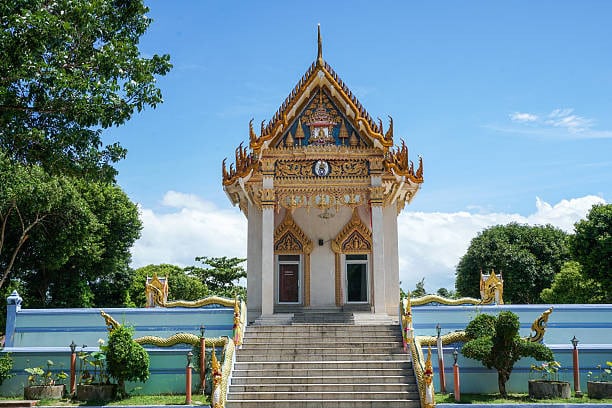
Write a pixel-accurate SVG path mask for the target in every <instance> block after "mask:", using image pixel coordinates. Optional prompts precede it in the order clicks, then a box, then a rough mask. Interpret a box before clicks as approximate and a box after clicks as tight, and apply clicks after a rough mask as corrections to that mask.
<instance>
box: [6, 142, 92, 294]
mask: <svg viewBox="0 0 612 408" xmlns="http://www.w3.org/2000/svg"><path fill="white" fill-rule="evenodd" d="M0 186H2V188H1V189H0V272H1V277H0V287H2V286H3V285H4V284H5V283H6V282H7V280H8V279H9V278H10V276H11V274H13V273H14V271H15V270H19V271H21V272H22V273H23V272H26V271H28V272H29V271H31V270H32V269H33V268H34V267H35V266H37V267H40V268H45V269H56V268H58V267H60V266H61V265H63V264H64V263H65V262H66V261H67V260H68V259H69V258H70V256H72V255H74V254H75V253H76V250H77V249H76V248H77V245H75V243H81V242H83V241H85V240H87V237H88V236H89V233H90V232H91V231H90V225H91V224H92V223H93V222H95V217H94V215H93V213H92V212H91V210H90V209H89V208H88V206H87V203H86V202H85V200H83V198H82V197H81V195H80V194H79V191H78V189H77V188H76V185H75V180H74V179H73V178H71V177H66V176H51V175H49V174H47V173H46V172H45V171H44V170H43V169H42V168H41V167H40V166H29V165H21V164H13V163H10V162H9V161H8V159H7V158H6V156H5V155H3V154H2V152H0ZM41 258H45V259H46V261H45V262H44V264H42V263H41Z"/></svg>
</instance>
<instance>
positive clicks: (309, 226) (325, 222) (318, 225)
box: [293, 207, 352, 308]
mask: <svg viewBox="0 0 612 408" xmlns="http://www.w3.org/2000/svg"><path fill="white" fill-rule="evenodd" d="M332 211H333V212H334V213H335V215H334V216H333V217H332V218H326V219H325V218H321V217H319V214H321V213H322V211H320V210H318V209H310V211H309V212H308V211H306V209H303V208H300V209H297V210H295V212H294V213H293V219H294V220H295V222H296V223H297V224H298V225H299V226H300V228H301V229H302V231H304V233H305V234H306V235H307V236H308V237H309V238H310V239H311V240H312V242H313V251H312V253H311V254H310V306H311V307H315V308H316V307H333V306H335V304H336V300H335V293H336V292H335V278H334V269H335V254H334V252H333V251H332V249H331V240H332V239H334V238H335V237H336V235H338V233H339V232H340V231H341V230H342V228H343V227H344V226H345V225H346V223H347V222H348V221H349V220H350V219H351V214H352V212H351V209H350V208H344V207H343V208H340V209H339V211H338V212H337V213H336V212H335V209H333V210H330V212H332ZM319 239H322V240H323V245H322V246H319Z"/></svg>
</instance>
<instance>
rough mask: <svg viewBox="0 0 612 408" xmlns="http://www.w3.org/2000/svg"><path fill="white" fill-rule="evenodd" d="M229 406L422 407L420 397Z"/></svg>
mask: <svg viewBox="0 0 612 408" xmlns="http://www.w3.org/2000/svg"><path fill="white" fill-rule="evenodd" d="M226 407H227V408H420V407H421V403H420V401H419V399H414V400H401V399H392V400H361V401H359V400H350V401H338V400H324V399H319V400H310V401H305V400H284V399H276V400H228V401H227V404H226Z"/></svg>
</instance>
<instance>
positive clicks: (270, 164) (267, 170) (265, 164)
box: [261, 158, 275, 176]
mask: <svg viewBox="0 0 612 408" xmlns="http://www.w3.org/2000/svg"><path fill="white" fill-rule="evenodd" d="M274 164H275V160H274V159H272V158H265V159H262V160H261V172H262V174H264V175H266V176H272V175H274Z"/></svg>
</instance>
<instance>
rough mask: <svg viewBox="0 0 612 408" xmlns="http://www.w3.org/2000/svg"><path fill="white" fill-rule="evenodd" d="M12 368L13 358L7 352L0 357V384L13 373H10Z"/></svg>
mask: <svg viewBox="0 0 612 408" xmlns="http://www.w3.org/2000/svg"><path fill="white" fill-rule="evenodd" d="M12 369H13V358H12V357H11V355H10V354H9V353H6V354H4V355H3V356H2V357H0V385H2V383H3V382H4V381H5V380H8V379H9V378H11V377H13V376H14V375H15V374H13V373H11V370H12Z"/></svg>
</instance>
